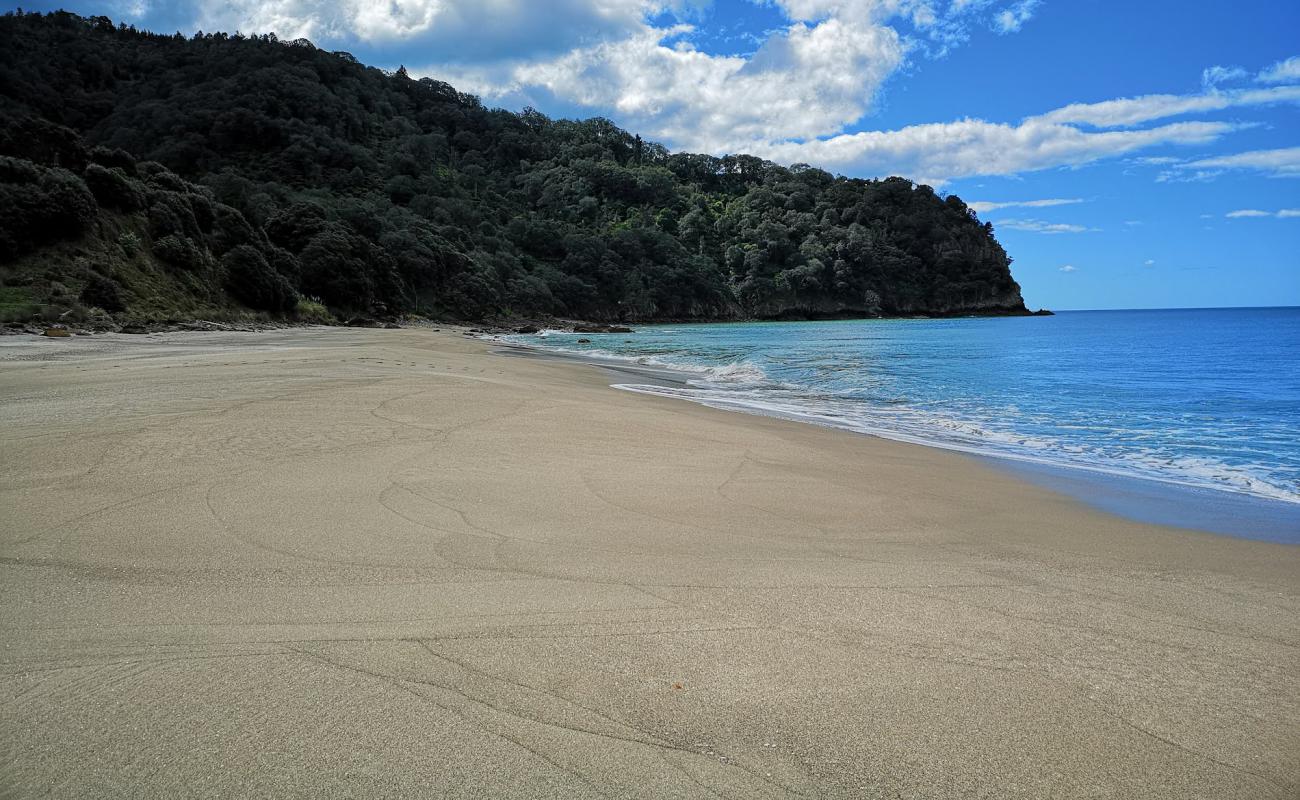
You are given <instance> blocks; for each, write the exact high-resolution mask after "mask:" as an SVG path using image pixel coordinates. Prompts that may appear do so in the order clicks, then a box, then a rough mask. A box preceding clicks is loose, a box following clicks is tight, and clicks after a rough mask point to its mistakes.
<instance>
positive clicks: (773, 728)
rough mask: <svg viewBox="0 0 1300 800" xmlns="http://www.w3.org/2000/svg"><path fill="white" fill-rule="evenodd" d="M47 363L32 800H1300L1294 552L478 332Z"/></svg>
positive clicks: (19, 468)
mask: <svg viewBox="0 0 1300 800" xmlns="http://www.w3.org/2000/svg"><path fill="white" fill-rule="evenodd" d="M36 345H37V346H35V347H32V348H31V350H32V351H33V352H32V353H30V354H27V355H31V356H33V357H31V358H28V357H27V355H24V354H22V353H19V352H17V351H16V350H11V351H9V352H8V353H6V355H5V356H4V357H3V360H0V374H2V375H3V377H4V379H3V380H0V422H2V423H3V424H0V442H2V443H3V447H4V448H5V452H6V454H7V456H6V458H5V459H4V460H3V461H0V507H3V508H4V511H5V513H4V518H5V519H6V521H7V523H8V524H7V525H6V526H5V527H4V528H3V529H0V625H2V626H3V628H4V630H5V635H6V648H5V650H4V652H3V654H2V655H0V696H3V697H4V698H5V699H6V702H7V704H8V705H7V712H6V714H5V715H4V717H3V721H0V732H2V733H3V734H4V739H5V741H6V742H7V752H6V759H5V762H4V765H3V766H2V767H0V785H3V786H4V787H5V788H6V789H8V790H9V791H10V792H11V793H12V794H14V795H16V796H30V795H39V794H44V793H50V792H56V793H60V794H72V795H103V794H119V793H123V792H126V791H128V790H129V791H130V792H131V793H133V794H135V795H136V796H159V797H164V796H175V795H177V794H185V793H189V792H193V791H195V790H196V787H198V788H199V789H201V790H202V791H203V792H206V793H211V794H225V795H239V796H250V795H255V796H304V795H313V796H323V795H334V794H364V795H389V796H399V795H400V796H421V795H425V796H427V795H436V796H443V797H475V796H483V795H484V794H491V795H493V796H498V797H518V798H525V797H531V798H535V797H539V796H555V797H559V796H563V797H599V796H602V795H606V796H608V795H618V796H627V797H658V796H664V795H674V794H675V795H678V796H683V797H696V796H712V795H716V794H719V793H720V794H723V795H727V796H745V797H762V798H779V797H793V796H819V797H845V798H849V797H853V798H877V797H878V798H886V797H896V796H909V797H932V798H964V797H970V796H972V795H978V794H988V795H990V796H992V795H996V796H998V797H1006V798H1041V797H1073V796H1083V795H1088V794H1108V795H1111V796H1123V797H1127V796H1141V797H1151V798H1171V799H1172V798H1184V797H1210V796H1213V797H1221V798H1241V799H1242V800H1247V798H1250V800H1258V799H1259V798H1278V799H1279V800H1280V799H1281V798H1285V797H1290V796H1293V795H1294V793H1295V791H1296V789H1297V788H1300V747H1297V745H1298V744H1300V741H1298V740H1297V738H1296V734H1295V731H1294V725H1293V723H1294V720H1295V719H1296V717H1297V715H1298V714H1300V675H1298V674H1297V671H1296V670H1295V664H1296V653H1297V648H1300V622H1297V620H1300V550H1298V549H1297V548H1295V547H1293V546H1286V545H1277V544H1270V543H1265V542H1257V541H1249V540H1244V539H1234V538H1229V537H1225V536H1218V535H1213V534H1207V533H1199V532H1196V531H1187V530H1183V529H1176V528H1171V527H1166V526H1159V525H1149V524H1140V523H1135V522H1130V521H1127V520H1124V519H1122V518H1119V517H1116V516H1114V515H1111V514H1106V513H1103V512H1100V511H1096V510H1093V509H1090V508H1088V507H1086V506H1084V505H1083V504H1081V503H1079V502H1076V501H1074V500H1072V499H1070V498H1069V497H1066V496H1064V495H1062V494H1060V493H1057V492H1054V491H1050V490H1048V489H1045V488H1042V487H1039V486H1035V485H1033V484H1031V483H1029V482H1026V481H1024V480H1022V479H1020V478H1017V477H1014V476H1011V475H1008V474H1006V473H1004V472H1003V471H1001V470H996V469H993V468H991V467H990V466H989V465H987V464H983V463H981V462H979V461H978V460H976V459H973V458H970V457H967V456H964V455H960V454H956V453H952V452H945V451H942V450H937V449H934V448H927V447H921V446H917V445H910V444H905V443H899V442H892V441H889V440H884V439H876V438H872V437H864V436H845V435H844V432H843V431H838V430H832V429H826V428H821V427H817V426H812V425H806V424H796V423H794V422H791V421H787V420H781V419H775V418H768V417H757V416H751V415H742V414H735V413H729V412H723V411H719V410H715V409H711V408H707V407H704V406H700V405H697V404H694V403H680V402H674V401H671V400H669V399H668V398H662V397H651V396H645V395H636V394H633V393H629V392H616V391H611V390H610V388H609V385H608V380H607V376H605V375H603V374H601V373H599V372H598V371H595V370H592V369H590V368H589V367H587V366H585V365H579V364H574V363H563V362H561V361H559V360H554V359H529V358H508V357H504V356H501V355H497V354H494V353H493V352H492V350H493V347H494V345H493V344H492V343H490V342H484V341H479V340H477V339H471V338H468V337H466V336H464V335H463V333H462V331H460V330H455V331H451V330H446V331H443V332H436V333H435V332H431V331H424V330H411V329H408V330H371V329H319V330H303V329H299V330H290V331H271V332H264V333H250V334H231V333H211V334H207V333H203V334H190V333H187V334H159V335H156V336H154V337H131V336H103V337H93V338H89V337H88V338H87V339H85V340H81V341H78V340H70V339H62V340H48V341H43V342H37V343H36ZM15 356H21V357H15ZM376 765H381V766H380V767H377V766H376Z"/></svg>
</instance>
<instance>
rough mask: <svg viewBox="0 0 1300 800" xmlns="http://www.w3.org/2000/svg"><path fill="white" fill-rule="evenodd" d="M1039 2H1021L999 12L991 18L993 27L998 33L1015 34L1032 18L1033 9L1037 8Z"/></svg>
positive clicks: (1033, 0) (1024, 0)
mask: <svg viewBox="0 0 1300 800" xmlns="http://www.w3.org/2000/svg"><path fill="white" fill-rule="evenodd" d="M1038 2H1039V0H1022V2H1019V3H1016V4H1015V5H1014V6H1012V7H1011V8H1007V9H1003V10H1002V11H999V12H998V13H997V14H996V15H995V16H994V17H993V27H994V29H995V30H997V31H998V32H999V33H1015V32H1016V31H1018V30H1020V28H1021V27H1022V26H1024V24H1025V23H1026V22H1028V21H1029V19H1030V17H1032V16H1034V9H1035V8H1037V7H1038Z"/></svg>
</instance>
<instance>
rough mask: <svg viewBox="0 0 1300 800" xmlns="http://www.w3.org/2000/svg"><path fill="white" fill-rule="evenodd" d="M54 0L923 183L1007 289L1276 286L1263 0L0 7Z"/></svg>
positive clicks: (1277, 51) (499, 100) (1299, 114)
mask: <svg viewBox="0 0 1300 800" xmlns="http://www.w3.org/2000/svg"><path fill="white" fill-rule="evenodd" d="M58 6H62V7H66V8H68V9H69V10H72V11H76V12H79V13H83V14H107V15H109V16H111V17H113V18H115V19H122V20H125V21H128V22H132V23H134V24H136V25H137V26H140V27H144V28H148V29H154V30H162V31H168V32H170V31H174V30H181V31H184V32H187V33H188V32H191V31H193V30H196V29H203V30H209V31H212V30H228V31H230V30H242V31H243V32H245V33H251V32H267V31H274V32H276V33H277V34H278V35H279V36H280V37H281V38H296V37H299V36H302V37H307V38H310V39H312V40H313V41H315V42H316V43H317V44H319V45H321V46H323V47H327V48H330V49H346V50H349V51H350V52H352V53H353V54H355V55H356V56H357V57H358V58H359V59H361V60H362V61H364V62H366V63H370V64H374V65H376V66H381V67H386V68H396V67H397V66H398V65H399V64H404V65H405V66H406V67H407V68H408V70H409V71H410V72H411V73H412V74H415V75H430V76H434V77H438V78H440V79H443V80H447V81H449V82H451V83H453V84H454V85H456V86H458V87H459V88H462V89H464V90H467V91H473V92H475V93H478V94H480V95H481V96H483V98H484V100H485V102H487V103H489V104H493V105H498V106H502V107H506V108H511V109H518V108H522V107H524V106H525V105H532V106H535V107H537V108H539V109H541V110H542V111H544V112H546V113H548V114H551V115H552V116H579V117H587V116H596V115H600V116H607V117H609V118H611V119H613V120H615V121H616V122H618V123H620V124H621V125H623V126H624V127H627V128H628V129H630V130H633V131H637V132H640V133H642V134H643V135H645V136H646V137H647V138H650V139H654V140H658V141H661V142H663V143H665V144H666V145H668V146H669V147H672V148H674V149H682V150H693V151H704V152H713V153H719V154H721V153H725V152H750V153H754V154H756V155H761V156H764V157H767V158H771V159H773V160H775V161H778V162H781V163H793V162H807V163H811V164H814V165H817V166H822V167H824V168H826V169H829V170H832V171H834V172H838V173H842V174H846V175H854V176H863V177H877V176H886V175H890V174H899V175H903V176H906V177H909V178H913V179H915V180H918V181H922V182H926V183H931V184H932V185H934V186H935V187H936V188H937V189H939V190H941V191H945V192H950V193H954V194H958V195H960V196H961V197H962V198H964V199H965V200H966V201H967V202H969V203H972V204H973V205H975V207H976V208H977V209H978V210H979V212H980V216H981V218H982V219H985V220H989V221H991V222H993V224H994V226H995V228H996V229H997V233H998V237H999V239H1000V240H1001V241H1002V242H1003V244H1004V245H1005V246H1006V248H1007V250H1008V252H1010V253H1011V255H1012V256H1013V257H1014V259H1015V265H1014V266H1013V271H1014V273H1015V275H1016V278H1017V279H1018V280H1019V281H1020V283H1021V285H1022V286H1023V287H1024V293H1025V299H1026V302H1027V303H1028V304H1029V305H1030V306H1033V307H1037V306H1045V307H1049V308H1058V309H1069V308H1149V307H1186V306H1223V305H1300V37H1297V36H1296V34H1295V31H1297V30H1300V4H1298V3H1295V2H1291V1H1289V0H1288V1H1285V2H1284V1H1282V0H1275V1H1274V2H1262V1H1260V0H1239V2H1234V3H1224V2H1218V1H1215V2H1209V1H1206V2H1188V0H1179V1H1177V2H1175V1H1174V0H1143V1H1142V2H1132V0H1128V1H1127V2H1110V0H1090V1H1084V2H1080V1H1079V0H1073V2H1066V0H549V1H543V0H472V2H465V1H464V0H392V2H374V0H171V1H170V2H160V1H155V0H83V1H82V2H77V1H76V0H71V1H70V2H67V3H62V4H54V3H39V2H38V3H24V4H23V7H25V8H27V9H29V10H48V9H50V8H54V7H58ZM11 7H12V6H11Z"/></svg>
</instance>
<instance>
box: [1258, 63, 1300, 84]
mask: <svg viewBox="0 0 1300 800" xmlns="http://www.w3.org/2000/svg"><path fill="white" fill-rule="evenodd" d="M1255 80H1257V81H1259V82H1260V83H1295V82H1300V56H1291V57H1290V58H1288V59H1286V60H1285V61H1279V62H1277V63H1276V64H1274V65H1273V66H1271V67H1269V68H1268V69H1266V70H1264V71H1262V72H1260V73H1259V75H1257V76H1255Z"/></svg>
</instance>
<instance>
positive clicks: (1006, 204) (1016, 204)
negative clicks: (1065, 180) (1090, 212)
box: [966, 197, 1083, 214]
mask: <svg viewBox="0 0 1300 800" xmlns="http://www.w3.org/2000/svg"><path fill="white" fill-rule="evenodd" d="M1082 202H1083V198H1081V197H1073V198H1068V199H1066V198H1050V199H1047V200H1004V201H1002V202H998V203H991V202H988V201H986V200H976V201H975V202H973V203H967V204H966V205H968V206H970V208H971V209H973V210H974V211H975V212H976V213H979V214H984V213H986V212H989V211H997V210H998V209H1000V208H1051V207H1052V206H1070V205H1074V204H1075V203H1082Z"/></svg>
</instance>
